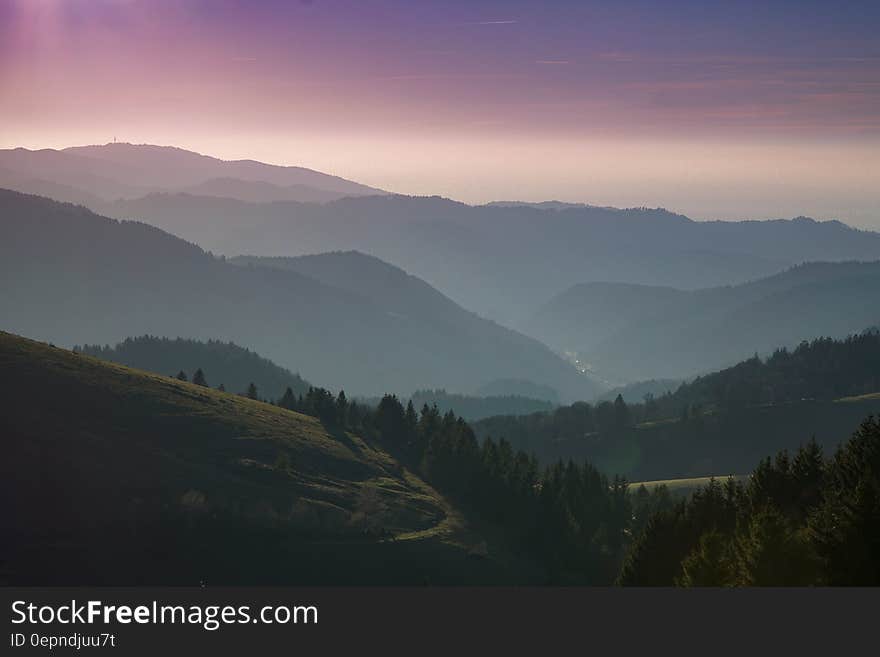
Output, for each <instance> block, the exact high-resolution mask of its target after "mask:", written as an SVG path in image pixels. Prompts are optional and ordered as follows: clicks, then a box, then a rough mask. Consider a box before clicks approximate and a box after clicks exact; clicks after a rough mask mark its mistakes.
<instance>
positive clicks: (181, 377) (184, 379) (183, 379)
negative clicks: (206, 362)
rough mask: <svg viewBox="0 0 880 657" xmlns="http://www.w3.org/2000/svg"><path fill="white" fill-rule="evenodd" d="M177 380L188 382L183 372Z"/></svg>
mask: <svg viewBox="0 0 880 657" xmlns="http://www.w3.org/2000/svg"><path fill="white" fill-rule="evenodd" d="M177 380H178V381H186V380H187V379H186V372H184V371H183V370H180V371H179V372H178V373H177Z"/></svg>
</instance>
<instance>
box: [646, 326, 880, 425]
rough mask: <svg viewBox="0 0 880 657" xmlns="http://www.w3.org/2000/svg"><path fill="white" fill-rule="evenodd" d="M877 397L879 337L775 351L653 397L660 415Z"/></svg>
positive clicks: (868, 334)
mask: <svg viewBox="0 0 880 657" xmlns="http://www.w3.org/2000/svg"><path fill="white" fill-rule="evenodd" d="M878 391H880V333H878V332H877V331H876V330H869V331H865V332H863V333H861V334H858V335H852V336H850V337H848V338H846V339H844V340H832V339H831V338H822V339H817V340H813V341H812V342H806V341H804V342H802V343H801V344H799V345H798V346H797V347H796V348H795V349H792V350H788V349H785V348H783V349H777V350H775V351H774V352H773V354H772V355H770V356H768V357H767V358H765V359H761V358H757V357H754V358H750V359H748V360H746V361H743V362H741V363H738V364H737V365H735V366H733V367H729V368H727V369H724V370H721V371H720V372H714V373H712V374H707V375H705V376H701V377H697V378H696V379H694V380H693V381H691V382H689V383H685V384H683V385H681V386H680V387H678V388H677V389H676V390H675V391H674V392H672V393H671V394H667V395H665V396H659V395H658V396H657V399H655V400H654V403H655V404H656V406H657V411H656V412H657V413H658V414H660V415H665V416H671V415H677V414H678V413H680V412H681V410H682V409H683V408H687V407H696V406H700V407H703V408H740V407H742V406H747V405H757V404H781V403H789V402H796V401H800V400H804V399H822V400H832V399H841V398H857V397H861V396H863V395H872V394H875V393H877V392H878Z"/></svg>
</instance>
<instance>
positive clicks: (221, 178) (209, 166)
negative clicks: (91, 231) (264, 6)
mask: <svg viewBox="0 0 880 657" xmlns="http://www.w3.org/2000/svg"><path fill="white" fill-rule="evenodd" d="M0 187H5V188H9V189H16V190H18V191H22V192H27V193H35V194H41V195H46V196H50V197H52V198H56V200H61V201H69V202H74V203H80V204H83V205H86V206H88V207H91V208H93V209H97V206H99V205H100V203H102V202H105V201H113V200H116V199H119V198H137V197H140V196H144V195H145V194H149V193H151V192H159V191H176V192H190V193H197V194H200V195H203V196H223V197H228V198H240V199H243V200H248V201H265V202H269V201H280V200H288V201H310V202H324V201H328V200H332V199H338V198H342V197H345V196H358V195H365V194H382V193H384V192H382V191H381V190H378V189H374V188H371V187H367V186H366V185H361V184H359V183H355V182H352V181H350V180H345V179H344V178H340V177H338V176H331V175H328V174H325V173H321V172H318V171H313V170H311V169H306V168H304V167H287V166H275V165H270V164H263V163H262V162H256V161H254V160H234V161H225V160H220V159H217V158H214V157H209V156H206V155H200V154H198V153H193V152H191V151H186V150H183V149H181V148H174V147H171V146H153V145H147V144H141V145H133V144H123V143H112V144H105V145H103V146H75V147H72V148H65V149H61V150H54V149H43V150H37V151H32V150H28V149H25V148H15V149H6V150H0Z"/></svg>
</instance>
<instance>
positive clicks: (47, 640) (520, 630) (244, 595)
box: [0, 588, 880, 655]
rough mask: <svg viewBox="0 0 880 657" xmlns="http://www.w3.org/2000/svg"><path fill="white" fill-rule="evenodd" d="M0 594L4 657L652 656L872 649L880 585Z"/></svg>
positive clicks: (40, 591)
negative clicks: (298, 655)
mask: <svg viewBox="0 0 880 657" xmlns="http://www.w3.org/2000/svg"><path fill="white" fill-rule="evenodd" d="M0 592H2V598H3V606H4V612H3V616H4V618H5V630H6V632H5V636H4V637H3V643H4V644H5V647H4V649H3V651H2V653H3V654H10V655H18V654H21V655H26V654H72V653H74V652H76V653H78V654H79V653H83V651H86V652H87V653H88V654H106V655H157V654H158V655H161V654H171V655H177V654H211V655H227V654H228V655H233V654H234V655H242V654H246V653H247V652H252V651H255V650H256V654H274V653H276V652H279V653H280V652H281V651H284V652H285V653H287V654H290V652H291V651H293V652H299V651H306V652H305V654H316V655H320V654H331V655H335V654H344V652H351V651H357V652H364V653H365V654H407V655H413V654H416V655H423V654H473V652H474V651H476V650H477V649H478V648H480V649H490V650H491V651H492V654H498V653H499V652H500V651H504V652H507V653H511V654H532V655H545V654H553V653H555V652H558V653H560V654H562V653H565V654H573V653H577V654H587V653H591V652H594V651H597V650H602V651H605V650H612V651H614V652H615V653H623V654H633V653H636V652H641V651H644V650H652V651H653V650H658V649H668V650H676V651H684V653H685V654H693V653H696V652H705V651H711V652H715V651H716V650H723V651H729V650H732V651H737V652H742V653H743V654H767V653H768V652H769V651H780V652H779V654H794V651H795V650H797V651H799V652H806V653H807V654H816V653H817V652H819V653H824V654H839V653H840V652H841V650H844V649H845V648H852V647H856V646H858V645H860V644H861V645H866V646H867V645H871V644H870V643H869V642H873V641H874V637H875V632H876V625H875V622H876V614H877V609H878V603H880V589H737V590H720V589H703V590H700V589H695V590H673V589H604V588H590V589H583V588H559V589H544V588H491V589H485V588H409V589H398V588H254V589H251V588H216V589H215V588H204V589H189V588H161V589H140V588H139V589H130V588H51V589H44V588H24V589H18V588H5V589H0ZM163 614H164V616H163ZM224 614H225V615H224ZM59 620H60V621H62V622H59ZM862 642H865V643H862ZM96 643H97V644H98V645H95V644H96Z"/></svg>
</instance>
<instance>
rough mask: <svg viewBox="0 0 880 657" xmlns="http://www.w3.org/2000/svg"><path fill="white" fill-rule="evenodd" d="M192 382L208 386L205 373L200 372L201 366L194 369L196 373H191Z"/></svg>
mask: <svg viewBox="0 0 880 657" xmlns="http://www.w3.org/2000/svg"><path fill="white" fill-rule="evenodd" d="M193 383H195V384H196V385H197V386H205V387H206V388H207V387H208V381H207V380H206V379H205V373H204V372H202V368H201V367H200V368H199V369H197V370H196V373H195V374H193Z"/></svg>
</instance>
